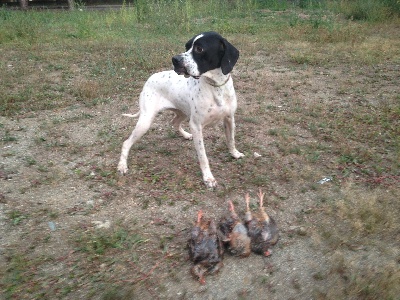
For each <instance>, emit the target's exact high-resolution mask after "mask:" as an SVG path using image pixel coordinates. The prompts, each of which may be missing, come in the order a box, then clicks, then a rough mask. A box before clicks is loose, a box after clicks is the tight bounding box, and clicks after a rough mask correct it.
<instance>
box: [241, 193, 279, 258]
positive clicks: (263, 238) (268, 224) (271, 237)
mask: <svg viewBox="0 0 400 300" xmlns="http://www.w3.org/2000/svg"><path fill="white" fill-rule="evenodd" d="M258 197H259V201H260V202H259V205H260V207H259V212H258V213H256V214H255V215H254V216H253V215H252V214H251V211H250V206H249V203H250V196H249V194H246V196H245V200H246V208H247V210H246V215H245V221H246V226H247V230H248V235H249V237H250V239H251V243H250V245H251V250H252V251H253V252H254V253H257V254H262V255H264V256H270V255H271V253H272V252H271V250H270V249H269V248H270V247H271V246H273V245H275V244H276V243H277V242H278V239H279V231H278V227H277V225H276V222H275V220H274V219H273V218H272V217H270V216H269V215H268V214H267V213H266V212H265V208H264V204H263V201H264V194H263V193H262V192H261V189H260V191H259V193H258Z"/></svg>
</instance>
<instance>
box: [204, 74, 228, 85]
mask: <svg viewBox="0 0 400 300" xmlns="http://www.w3.org/2000/svg"><path fill="white" fill-rule="evenodd" d="M230 78H231V74H229V75H228V77H227V78H226V80H225V81H224V82H223V83H221V84H217V83H216V82H215V81H214V80H212V79H210V78H207V77H206V79H207V83H208V84H209V85H211V86H213V87H221V86H224V85H225V84H226V83H227V82H228V81H229V79H230Z"/></svg>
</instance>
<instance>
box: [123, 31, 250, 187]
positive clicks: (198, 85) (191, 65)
mask: <svg viewBox="0 0 400 300" xmlns="http://www.w3.org/2000/svg"><path fill="white" fill-rule="evenodd" d="M185 48H186V52H184V53H181V54H178V55H176V56H174V57H173V58H172V63H173V66H174V70H173V71H172V70H171V71H164V72H159V73H155V74H153V75H152V76H150V78H149V79H148V80H147V82H146V83H145V85H144V87H143V90H142V92H141V94H140V97H139V108H140V110H139V112H138V113H137V114H135V115H131V114H124V115H125V116H129V117H139V119H138V122H137V124H136V127H135V128H134V130H133V131H132V133H131V135H130V136H129V138H128V139H127V140H125V141H124V143H123V145H122V151H121V157H120V160H119V163H118V171H119V172H120V173H121V174H126V173H127V171H128V167H127V157H128V154H129V150H130V148H131V147H132V145H133V144H134V143H136V142H137V141H138V140H139V139H140V138H141V137H142V136H143V135H144V134H145V133H146V132H147V131H148V129H149V128H150V125H151V124H152V122H153V120H154V118H155V116H156V115H157V114H158V113H159V112H161V111H163V110H172V111H173V112H175V117H174V119H173V120H172V124H173V126H174V127H175V129H176V130H178V131H179V133H180V134H181V135H182V136H183V137H184V138H185V139H188V140H192V139H193V141H194V146H195V149H196V152H197V157H198V160H199V162H200V168H201V171H202V175H203V181H204V183H205V184H206V186H207V187H208V188H210V189H214V188H215V187H216V186H217V181H216V180H215V178H214V176H213V174H212V173H211V170H210V166H209V162H208V158H207V155H206V150H205V147H204V141H203V128H204V127H205V126H207V125H211V124H214V123H216V122H217V121H220V120H223V124H224V129H225V136H226V142H227V146H228V149H229V152H230V154H231V155H232V156H233V157H234V158H241V157H243V156H244V154H243V153H241V152H239V151H238V150H237V149H236V146H235V119H234V114H235V111H236V108H237V99H236V93H235V89H234V87H233V80H232V76H231V74H230V72H231V71H232V69H233V67H234V65H235V64H236V62H237V60H238V58H239V51H238V50H237V49H236V48H235V47H234V46H233V45H231V44H230V43H229V42H228V41H227V40H226V39H224V38H223V37H222V36H221V35H219V34H218V33H216V32H204V33H201V34H199V35H196V36H194V37H193V38H191V39H190V40H189V41H188V42H187V43H186V45H185ZM182 75H183V76H182ZM187 119H189V126H190V130H191V133H189V132H187V131H185V130H184V129H183V127H182V122H183V121H185V120H187Z"/></svg>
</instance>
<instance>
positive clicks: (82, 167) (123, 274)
mask: <svg viewBox="0 0 400 300" xmlns="http://www.w3.org/2000/svg"><path fill="white" fill-rule="evenodd" d="M276 55H277V57H271V56H268V55H267V54H266V53H263V52H259V53H257V56H254V57H251V58H248V59H247V61H246V63H240V62H239V63H238V65H237V67H236V68H235V70H234V73H233V77H234V82H235V86H236V91H237V94H238V107H239V108H238V111H237V114H236V123H237V148H238V150H239V151H242V152H244V153H245V157H244V158H243V159H241V160H238V161H236V160H234V159H232V158H231V157H230V156H229V153H228V152H227V149H226V147H225V143H224V135H223V131H222V129H221V128H220V127H218V126H216V127H211V128H207V129H206V130H205V143H206V150H207V154H208V157H209V159H210V165H211V170H212V171H213V174H214V176H215V177H216V179H217V181H218V183H219V187H218V189H217V190H216V191H210V190H207V189H206V188H205V186H204V185H203V183H202V181H201V174H200V169H199V166H198V162H197V158H196V155H195V151H194V147H193V145H192V142H190V141H185V140H183V139H182V138H181V137H179V136H178V135H177V134H176V133H175V132H174V130H173V129H172V126H171V124H170V120H171V118H172V115H171V114H170V113H168V112H165V113H162V114H161V115H160V116H159V117H158V118H157V119H156V121H155V123H154V124H153V126H152V128H151V130H150V131H149V132H148V133H147V135H146V136H145V137H144V138H143V139H142V140H141V141H140V142H139V143H138V144H137V145H135V146H134V147H133V148H132V151H131V153H130V158H129V161H128V162H129V167H130V170H129V173H128V174H127V175H126V176H120V175H118V174H117V172H116V165H117V163H118V159H119V155H120V147H121V144H122V142H123V140H124V139H125V138H127V136H128V135H129V133H130V131H131V129H132V127H133V126H134V124H135V120H132V119H130V118H124V117H122V116H121V114H122V113H134V112H135V111H136V109H137V97H138V92H139V91H138V90H135V91H134V92H133V93H130V92H128V91H122V92H121V93H120V94H116V95H115V96H114V97H113V98H112V99H110V101H109V102H104V103H100V104H98V105H95V106H89V105H85V104H83V103H77V104H76V105H74V106H69V107H67V108H61V109H56V110H51V111H40V112H31V113H26V114H22V115H21V114H19V115H16V116H14V117H0V124H2V125H1V126H2V129H1V130H2V131H4V138H3V142H2V143H1V149H0V153H1V155H0V156H1V164H0V177H1V181H0V196H1V198H0V225H1V226H0V253H1V255H0V269H1V270H3V271H2V272H1V275H2V277H3V282H2V289H3V297H5V298H11V299H318V298H319V299H329V298H330V299H334V298H335V297H336V296H337V295H341V296H343V295H344V298H349V299H350V298H354V299H356V298H358V296H356V297H353V296H352V295H351V294H350V295H349V294H348V295H347V296H346V291H344V290H345V286H346V283H343V282H346V280H345V279H343V278H341V277H340V274H341V273H340V272H341V271H340V270H338V269H335V265H336V266H337V265H339V263H338V261H341V262H342V264H344V265H345V264H347V263H348V264H349V268H353V267H354V268H356V266H354V265H352V262H356V264H360V265H361V264H363V263H365V262H368V263H369V264H371V265H373V266H374V267H376V268H377V269H379V270H380V268H381V267H382V266H386V265H390V266H394V270H395V272H397V273H396V274H398V270H399V269H398V268H399V264H398V258H399V248H398V247H397V246H398V239H397V241H396V238H398V237H399V236H398V235H397V237H396V236H394V237H393V236H391V237H390V238H384V240H383V242H382V244H379V243H378V242H377V243H370V244H367V245H365V244H363V245H360V244H357V239H354V243H355V244H356V245H355V246H354V247H353V244H352V243H351V241H350V242H349V243H347V244H345V245H344V244H340V245H338V244H335V245H332V243H331V241H330V240H329V239H325V238H324V235H323V233H321V228H325V229H326V228H332V230H334V228H335V226H340V225H338V224H336V220H335V217H334V216H335V215H334V214H329V213H328V212H329V207H331V206H330V205H331V203H332V202H335V201H336V200H338V199H343V197H344V196H343V195H344V194H345V193H346V189H348V188H349V186H350V189H355V190H361V195H364V196H365V195H368V194H371V195H373V194H378V195H381V194H380V193H385V189H386V190H387V191H388V192H387V193H388V195H387V196H384V197H387V199H389V200H390V201H395V199H396V197H397V196H398V193H397V194H396V190H397V191H398V189H397V187H398V185H399V178H398V177H395V176H394V177H391V179H387V180H388V181H385V182H383V183H384V184H387V187H389V188H385V185H377V186H375V187H373V188H371V187H365V185H364V183H365V182H364V181H363V180H362V179H363V178H364V177H362V175H361V177H360V176H358V174H357V172H352V173H351V174H350V175H349V176H347V177H346V178H342V175H343V172H342V170H341V169H340V164H339V163H338V156H340V153H337V152H335V151H334V150H333V149H336V148H335V145H334V143H335V142H337V140H330V139H329V132H327V133H326V135H325V136H326V138H325V139H322V134H321V131H323V130H324V128H323V127H321V128H319V129H317V131H318V132H319V133H315V132H314V131H313V130H314V129H313V127H312V124H311V123H310V124H307V123H306V120H307V119H304V118H303V117H302V116H301V115H302V114H306V113H310V112H312V111H315V112H316V113H318V112H319V111H321V110H323V109H324V107H330V108H336V109H338V110H345V109H348V110H352V109H354V108H355V107H356V106H357V105H361V106H362V105H370V106H371V107H373V106H375V105H377V103H378V102H381V101H385V99H387V98H389V99H393V98H394V97H395V95H396V94H397V95H398V94H399V86H400V82H399V76H398V75H399V74H400V73H399V71H400V69H399V66H398V65H393V64H388V65H380V66H375V67H368V66H365V67H363V68H361V69H359V68H357V69H354V68H352V67H351V66H346V65H343V66H339V67H338V66H335V67H332V68H330V67H324V68H322V67H318V66H310V65H296V64H293V63H291V62H288V61H283V60H280V59H279V57H278V54H276ZM383 75H384V76H383ZM357 90H358V91H360V90H362V96H360V94H357ZM263 91H264V92H263ZM397 99H398V98H397ZM315 108H317V109H315ZM318 118H319V122H320V123H323V121H324V116H323V114H320V115H318ZM325 121H327V122H328V123H329V122H330V121H332V122H334V120H330V119H329V116H327V119H326V120H325ZM317 123H318V122H317ZM358 130H362V128H360V129H358ZM347 138H348V137H343V140H346V139H347ZM357 143H360V142H357ZM357 143H356V142H354V143H350V142H349V144H348V146H347V147H348V148H352V147H356V146H359V144H357ZM307 149H314V150H313V151H309V152H308V150H307ZM382 149H383V151H384V146H383V147H382ZM255 152H256V153H258V154H259V155H260V156H259V157H256V156H255V155H254V153H255ZM382 155H383V156H384V154H382ZM313 157H315V159H313ZM324 178H328V181H327V182H325V183H321V182H320V180H323V179H324ZM396 186H397V187H396ZM259 188H262V190H263V191H264V192H266V199H267V211H268V212H269V213H270V214H271V216H273V217H274V218H275V219H276V221H277V223H278V225H279V229H280V233H281V235H280V236H281V237H280V240H279V242H278V244H277V245H276V246H275V247H274V249H273V254H272V255H271V256H270V257H267V258H263V257H261V256H259V255H255V254H252V255H250V257H248V258H243V259H238V258H234V257H231V256H230V255H229V254H226V255H225V258H224V267H223V268H222V270H221V271H220V272H219V273H218V274H216V275H214V276H208V277H207V278H206V284H205V285H201V284H199V283H198V282H196V281H195V280H194V279H193V278H192V277H191V275H190V273H189V269H190V266H191V263H190V261H188V254H187V248H186V241H187V238H188V234H189V232H190V229H191V227H192V226H193V224H194V221H195V219H196V213H197V211H198V210H199V209H202V210H203V211H204V212H205V214H207V216H210V217H213V218H215V219H219V218H220V217H221V216H222V215H224V214H226V213H227V201H228V200H232V201H234V203H235V204H236V206H237V210H238V212H239V213H240V214H243V212H244V210H245V203H244V195H245V193H247V192H249V193H250V195H251V201H252V208H253V209H256V207H257V196H256V194H257V192H258V189H259ZM352 195H353V194H352ZM379 197H380V196H379ZM394 207H396V206H394ZM395 220H398V219H395ZM393 226H397V227H398V223H397V224H396V223H395V224H394V225H393ZM349 230H351V229H350V228H349ZM367 265H368V264H367ZM350 266H351V267H350ZM342 267H343V266H342ZM343 268H344V267H343ZM343 272H344V271H343ZM338 278H339V279H338ZM349 280H350V279H349ZM394 280H398V279H394ZM336 286H337V289H338V290H339V291H338V290H336ZM340 291H341V292H340ZM397 291H398V290H397ZM10 295H14V296H10ZM15 295H18V296H17V298H15V297H16V296H15ZM335 295H336V296H335ZM397 295H398V294H397ZM372 298H373V297H372ZM372 298H369V299H372ZM336 299H339V298H336ZM359 299H361V298H359ZM365 299H368V297H366V298H365ZM393 299H394V298H393Z"/></svg>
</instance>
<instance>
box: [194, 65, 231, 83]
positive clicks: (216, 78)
mask: <svg viewBox="0 0 400 300" xmlns="http://www.w3.org/2000/svg"><path fill="white" fill-rule="evenodd" d="M201 77H202V78H204V79H205V82H206V83H207V84H209V85H211V86H213V87H222V86H224V85H225V84H227V83H228V81H229V79H231V74H227V75H225V74H223V73H222V71H221V69H215V70H211V71H208V72H206V73H204V74H203V75H202V76H201Z"/></svg>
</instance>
